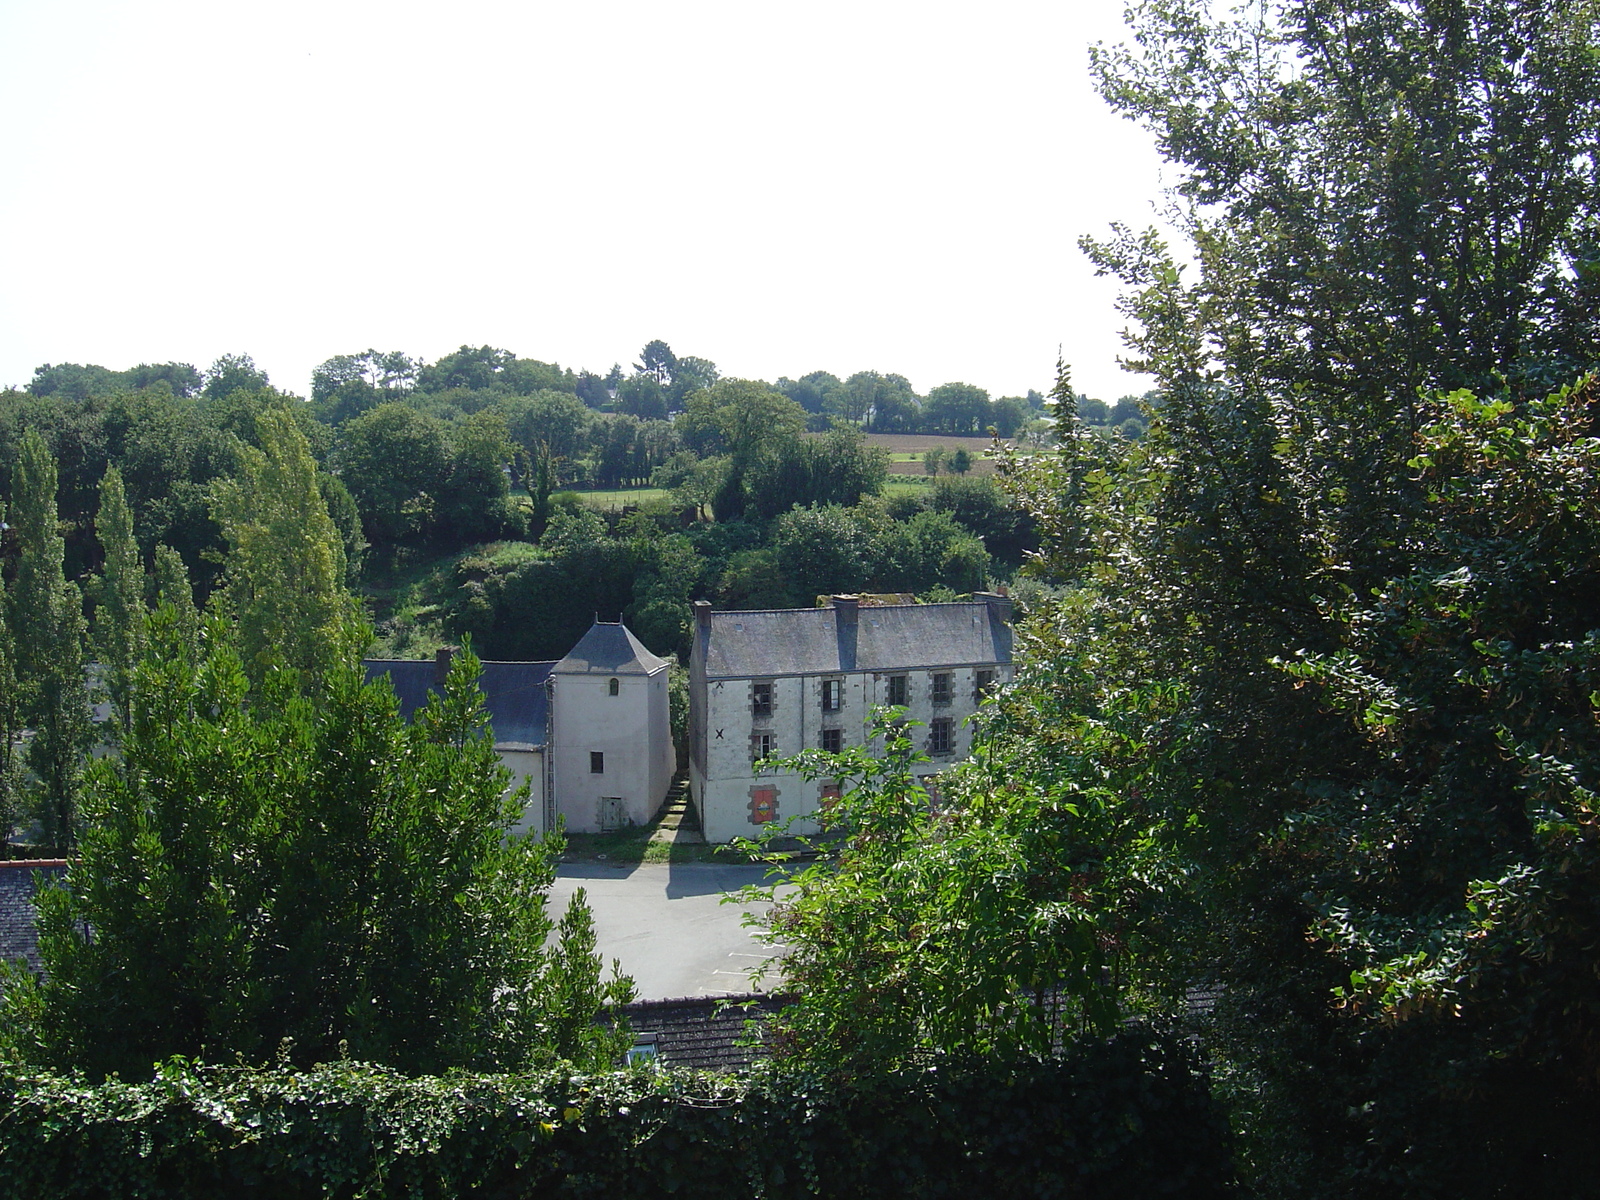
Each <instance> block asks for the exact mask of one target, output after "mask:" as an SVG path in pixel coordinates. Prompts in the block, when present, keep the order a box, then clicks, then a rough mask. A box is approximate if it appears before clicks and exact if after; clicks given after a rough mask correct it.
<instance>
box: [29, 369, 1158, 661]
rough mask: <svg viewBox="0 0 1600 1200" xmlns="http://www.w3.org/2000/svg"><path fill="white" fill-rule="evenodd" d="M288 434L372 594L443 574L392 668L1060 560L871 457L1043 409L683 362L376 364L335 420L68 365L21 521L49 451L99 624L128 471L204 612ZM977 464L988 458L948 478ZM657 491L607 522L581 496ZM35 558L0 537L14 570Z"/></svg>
mask: <svg viewBox="0 0 1600 1200" xmlns="http://www.w3.org/2000/svg"><path fill="white" fill-rule="evenodd" d="M1097 406H1098V407H1097ZM1078 408H1079V411H1080V414H1081V415H1082V417H1083V419H1084V420H1085V422H1086V423H1088V424H1091V425H1094V424H1098V425H1100V426H1101V427H1103V428H1104V429H1105V430H1106V431H1107V432H1110V431H1111V429H1112V427H1113V425H1114V424H1116V423H1118V422H1120V424H1121V426H1122V428H1121V432H1123V433H1126V434H1129V435H1132V436H1137V435H1138V434H1139V433H1141V432H1142V424H1140V419H1139V418H1138V417H1136V416H1130V415H1129V414H1130V413H1132V412H1133V411H1134V410H1136V409H1137V408H1138V402H1136V401H1134V400H1132V399H1131V398H1129V399H1125V400H1123V401H1120V402H1119V403H1118V404H1117V406H1116V407H1115V409H1112V408H1110V407H1108V406H1106V405H1104V404H1102V403H1100V402H1099V401H1094V400H1090V399H1088V398H1086V397H1079V398H1078ZM269 411H284V412H287V413H289V414H290V415H291V416H292V418H293V420H294V423H295V424H296V425H297V427H298V428H299V429H300V430H301V432H302V433H303V434H304V436H305V437H306V439H307V441H308V443H309V445H310V447H311V452H312V455H313V457H314V458H315V459H316V462H317V464H318V466H319V468H320V471H319V485H320V487H321V490H322V496H323V500H324V501H325V503H326V504H327V507H328V510H329V513H330V515H331V517H332V518H333V521H334V524H335V526H336V527H337V528H338V530H339V532H340V534H341V536H342V538H343V540H344V553H345V561H346V563H347V564H348V582H349V583H351V584H352V585H356V586H360V585H362V584H373V583H375V582H379V583H381V582H382V581H384V580H392V579H394V578H395V573H396V572H402V573H404V572H407V571H412V572H413V573H414V572H415V571H416V570H422V571H424V572H426V571H427V570H429V569H432V570H433V572H434V578H433V580H432V585H431V586H430V587H429V588H425V589H424V592H425V593H426V594H424V595H421V596H420V597H412V600H414V601H415V603H410V604H409V605H408V604H407V603H401V604H400V606H399V608H398V609H396V608H394V607H393V606H391V605H389V604H388V603H387V602H386V601H380V602H379V603H377V604H376V605H375V608H374V612H373V616H374V618H375V619H377V620H378V621H379V625H380V630H381V631H382V632H383V633H384V634H385V636H387V637H389V638H390V644H389V647H388V648H389V649H390V650H392V651H394V652H413V651H416V652H420V651H422V650H425V649H426V648H427V644H429V640H430V639H434V640H437V639H439V638H450V637H459V636H460V635H462V634H464V633H472V634H474V635H475V636H476V637H477V638H479V642H478V645H479V647H480V649H482V650H483V651H484V652H486V653H488V654H490V655H492V656H499V657H506V656H523V655H528V656H541V655H548V654H559V653H561V652H562V651H563V650H564V649H565V646H566V644H568V643H570V641H571V639H572V638H573V637H574V636H576V633H577V632H581V626H582V623H583V622H584V621H587V620H588V619H590V618H592V616H593V614H594V612H596V611H601V612H604V613H608V614H612V615H622V616H625V617H626V618H627V619H628V620H630V621H631V622H637V627H638V628H639V630H640V632H641V634H648V635H649V637H650V638H652V639H653V640H652V643H651V644H652V645H654V646H656V647H657V648H659V649H661V650H663V651H666V650H669V649H673V648H678V647H680V646H681V644H682V641H683V638H684V636H685V631H686V629H687V621H688V614H689V603H690V601H691V600H693V599H701V598H704V599H709V600H711V601H713V602H714V603H716V604H718V605H719V606H721V607H760V606H777V605H789V604H808V603H810V602H811V601H812V599H814V597H815V595H816V594H817V592H818V590H819V589H822V590H826V589H828V588H834V589H867V588H872V589H882V590H893V591H903V592H910V593H916V594H925V595H940V596H942V595H947V594H956V593H960V592H966V591H970V590H972V589H974V588H979V587H983V586H986V585H987V584H989V583H990V582H992V581H994V580H997V579H1000V580H1003V579H1006V578H1009V577H1010V575H1011V573H1012V572H1013V571H1014V569H1015V568H1016V567H1017V566H1018V565H1019V564H1020V563H1021V562H1022V560H1023V558H1024V556H1025V555H1026V554H1027V553H1028V552H1029V551H1030V550H1031V549H1033V548H1034V545H1035V542H1034V534H1033V526H1032V521H1031V519H1030V518H1028V517H1027V516H1026V515H1025V514H1024V513H1023V512H1022V511H1021V510H1020V509H1018V508H1017V507H1015V506H1014V505H1013V504H1012V503H1011V502H1010V501H1009V500H1008V499H1007V498H1006V497H1005V496H1004V495H1003V494H1002V492H1001V490H1000V489H999V488H998V487H997V486H996V485H995V483H994V481H993V480H990V479H983V478H966V477H964V476H963V475H961V474H956V473H950V474H946V475H944V476H942V477H940V478H938V479H936V480H935V481H933V483H932V485H931V486H927V487H923V488H919V489H917V490H916V492H914V493H913V494H910V495H906V494H892V495H884V493H883V489H884V484H885V482H886V481H887V479H888V465H889V456H888V454H887V453H886V452H885V451H883V450H881V449H879V448H877V447H874V446H872V445H870V444H869V443H868V442H867V440H866V434H867V432H868V431H884V432H887V431H891V430H892V431H895V432H899V433H906V432H912V431H917V430H927V431H932V432H937V433H939V434H943V435H963V434H965V435H979V434H993V435H996V436H1000V437H1004V438H1012V439H1017V440H1031V441H1034V442H1037V443H1041V444H1042V443H1044V442H1046V441H1048V440H1049V438H1050V437H1051V436H1052V433H1051V430H1052V428H1053V426H1052V423H1051V422H1050V421H1049V420H1048V419H1047V411H1048V410H1047V408H1046V405H1045V402H1044V400H1043V398H1042V397H1041V396H1040V395H1039V394H1038V393H1037V392H1030V393H1028V395H1026V396H1023V397H1001V398H999V399H995V400H991V399H990V398H989V395H988V393H987V392H985V391H984V390H983V389H981V388H978V387H975V386H972V385H969V384H963V383H950V384H944V385H941V386H940V387H937V388H934V389H932V390H931V391H930V392H929V393H928V395H927V396H925V397H923V396H918V395H916V393H915V392H914V391H913V390H912V388H911V386H910V384H909V383H908V382H907V381H906V380H905V378H904V377H903V376H899V375H892V374H890V375H882V374H879V373H877V372H872V371H864V372H858V373H857V374H855V375H852V376H850V377H849V378H848V379H844V380H841V379H839V378H837V377H835V376H833V375H830V374H828V373H826V372H813V373H811V374H809V375H806V376H804V377H802V378H801V379H799V380H791V379H787V378H785V379H780V380H779V381H778V382H777V383H776V384H768V383H764V382H760V381H753V380H741V379H728V378H723V377H722V376H721V374H720V372H719V371H718V369H717V367H716V365H715V364H714V363H712V362H710V361H709V360H707V359H704V358H697V357H692V356H685V357H678V356H677V355H675V354H674V353H673V352H672V350H671V349H670V347H668V346H667V345H666V344H665V343H664V342H660V341H654V342H651V343H650V344H649V345H647V346H645V347H644V349H643V351H642V352H641V353H640V355H639V361H638V362H637V363H636V364H634V366H633V369H632V370H631V371H626V372H625V371H624V370H623V369H622V368H621V367H620V366H615V367H613V368H612V369H611V371H610V372H609V373H608V374H607V375H605V376H600V375H596V374H594V373H592V372H587V371H576V372H575V371H572V370H570V369H567V368H564V367H561V366H560V365H558V364H555V363H546V362H539V361H536V360H533V359H524V358H518V357H517V356H516V355H514V354H512V353H511V352H510V351H506V350H501V349H496V348H494V347H489V346H481V347H475V348H474V347H468V346H464V347H462V348H461V349H460V350H458V351H456V352H455V353H454V354H450V355H447V356H445V357H444V358H442V359H440V360H439V361H437V362H434V363H426V362H423V361H421V360H418V359H413V358H410V357H408V356H407V355H405V354H402V353H398V352H392V353H380V352H377V351H366V352H363V353H361V354H354V355H342V356H339V357H336V358H332V359H329V360H328V361H327V362H325V363H323V364H322V365H321V366H320V367H318V369H317V371H316V372H315V375H314V377H313V381H312V389H311V396H310V397H309V399H306V398H302V397H299V396H295V395H293V394H290V393H286V392H283V391H281V390H279V389H277V388H275V387H273V385H272V383H271V381H270V380H269V379H268V377H267V375H266V373H265V372H263V371H262V370H261V369H260V368H259V367H257V366H256V364H255V363H254V362H253V361H252V360H251V359H250V358H249V357H248V356H245V355H228V356H224V357H223V358H220V359H218V360H217V361H216V362H215V363H213V364H212V365H211V366H210V367H209V368H207V369H206V370H204V371H202V370H199V369H197V368H195V367H194V366H192V365H190V364H186V363H158V364H140V365H139V366H136V367H134V368H132V369H131V370H126V371H113V370H110V369H107V368H105V367H101V366H95V365H87V366H85V365H78V364H71V363H65V364H55V365H45V366H42V367H40V368H38V370H36V371H35V373H34V378H33V380H32V381H31V382H30V383H29V384H28V385H27V387H26V388H22V389H11V390H8V391H5V392H0V502H3V501H5V500H7V499H9V497H10V496H11V493H12V488H13V475H14V473H15V467H16V462H17V456H18V447H19V445H20V442H21V438H22V435H23V433H24V432H25V431H26V430H28V429H36V430H38V431H39V433H40V434H41V436H42V437H43V438H44V440H45V443H46V445H47V446H48V449H49V451H50V453H51V455H52V456H53V458H54V459H55V461H56V464H57V469H58V471H59V478H60V487H59V495H58V498H57V499H58V504H59V508H60V514H61V519H62V522H63V526H62V530H63V535H64V537H65V541H66V551H65V567H66V574H67V577H68V578H72V579H80V580H83V581H85V583H86V584H88V585H89V586H87V587H86V588H85V594H86V601H87V604H88V606H89V609H90V613H91V615H92V611H93V608H94V606H95V604H96V603H97V592H96V588H95V586H94V585H93V580H94V577H95V575H96V574H97V573H98V572H99V571H100V568H101V564H100V557H101V554H102V551H101V548H100V543H99V542H98V541H97V540H96V538H95V536H94V526H95V512H96V507H97V505H98V502H99V488H100V482H101V480H102V478H103V477H104V475H105V473H106V470H107V468H108V467H113V466H114V467H116V468H117V469H118V470H119V471H120V472H121V476H122V481H123V486H124V487H125V489H126V493H127V498H128V506H129V509H130V511H131V513H132V517H133V528H134V537H135V540H136V542H137V544H138V547H139V549H140V552H141V554H142V555H143V557H144V558H145V560H146V562H149V561H153V558H152V556H153V555H154V552H155V548H156V547H157V546H158V545H166V546H169V547H171V548H172V549H174V550H175V551H177V553H178V554H179V555H181V557H182V559H183V562H184V564H185V566H186V567H187V569H188V572H189V575H190V578H191V579H192V580H193V582H194V586H195V591H196V597H197V599H198V600H199V601H200V602H201V603H203V602H204V601H205V599H206V597H207V596H208V595H209V594H210V592H211V591H212V589H213V588H214V587H215V586H216V584H217V582H218V577H219V572H220V569H221V563H222V562H223V559H224V557H225V546H224V541H223V538H222V531H221V529H220V527H219V525H218V523H217V521H216V519H215V517H214V515H213V506H212V505H211V503H210V497H211V496H212V494H213V492H214V490H215V488H216V486H217V485H218V481H220V480H226V479H230V478H233V477H235V476H236V475H237V473H238V471H239V464H240V455H241V453H243V452H244V449H245V448H248V447H259V444H260V439H259V435H258V422H259V421H260V419H261V417H262V415H263V414H265V413H267V412H269ZM969 462H970V455H968V454H967V453H966V452H962V453H960V454H958V455H956V456H954V457H953V458H952V459H951V460H949V462H948V464H947V466H946V469H947V471H949V472H962V471H963V470H964V469H965V468H966V466H967V464H968V463H969ZM933 469H934V470H937V464H934V466H933ZM647 486H648V487H651V488H653V489H654V490H652V491H650V492H641V493H640V494H639V497H638V500H637V501H634V502H631V503H630V504H628V505H627V506H626V508H625V509H623V508H621V506H619V511H613V512H611V513H609V514H607V515H605V516H601V515H599V514H597V513H594V512H591V511H589V510H587V509H584V508H583V507H582V506H581V505H579V504H578V502H577V500H576V498H575V497H571V496H568V495H565V494H564V493H565V492H566V491H568V490H571V489H579V490H581V489H586V488H588V489H595V488H599V489H618V488H643V487H647ZM902 492H903V489H902ZM796 510H801V511H796ZM0 533H3V531H0ZM475 547H486V548H485V549H484V550H482V551H481V552H480V551H476V550H474V548H475ZM467 551H473V553H471V554H465V556H464V557H462V556H463V554H464V552H467ZM16 555H17V548H16V546H15V545H11V544H9V543H8V542H7V541H5V540H4V538H3V537H0V568H3V569H4V570H5V571H6V572H7V574H8V575H9V574H11V573H13V572H14V570H15V560H16ZM454 558H459V561H454ZM435 560H443V561H441V563H440V565H439V566H438V567H431V564H432V563H434V561H435ZM568 610H570V612H569V611H568ZM513 614H519V615H516V616H513ZM580 618H581V619H580ZM419 639H420V640H419Z"/></svg>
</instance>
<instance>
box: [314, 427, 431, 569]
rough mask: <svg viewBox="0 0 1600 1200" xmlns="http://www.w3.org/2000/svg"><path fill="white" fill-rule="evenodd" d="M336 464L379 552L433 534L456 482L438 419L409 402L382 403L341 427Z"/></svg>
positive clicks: (423, 538)
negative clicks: (440, 508)
mask: <svg viewBox="0 0 1600 1200" xmlns="http://www.w3.org/2000/svg"><path fill="white" fill-rule="evenodd" d="M335 462H336V463H337V468H338V473H339V478H340V479H341V480H342V481H343V483H344V485H345V487H347V488H349V489H350V494H351V495H352V496H353V497H355V501H356V507H357V508H358V509H359V510H360V512H361V521H362V528H363V529H364V531H365V533H366V537H367V540H368V541H369V542H371V543H372V544H373V546H374V547H376V548H377V549H378V552H379V553H382V552H384V551H385V550H392V548H393V547H394V546H396V545H400V544H412V545H415V544H419V543H422V542H425V541H426V540H427V538H428V537H429V536H430V535H431V534H432V532H433V527H434V523H435V521H436V520H437V517H438V505H439V501H440V497H441V496H443V494H444V492H445V490H446V488H447V487H448V486H449V481H450V451H449V447H448V445H447V443H446V439H445V431H444V429H443V427H442V426H441V425H440V424H439V422H438V421H436V420H434V419H433V418H432V417H429V416H427V415H425V414H423V413H420V412H418V411H416V410H415V409H414V408H411V407H408V406H407V405H404V404H400V403H397V402H390V403H387V404H380V405H379V406H378V407H377V408H374V409H372V410H371V411H370V412H366V413H363V414H362V415H361V416H359V417H356V418H355V419H354V420H352V421H349V422H347V423H346V424H345V425H344V426H343V427H342V428H341V429H340V431H339V438H338V442H337V449H336V451H335Z"/></svg>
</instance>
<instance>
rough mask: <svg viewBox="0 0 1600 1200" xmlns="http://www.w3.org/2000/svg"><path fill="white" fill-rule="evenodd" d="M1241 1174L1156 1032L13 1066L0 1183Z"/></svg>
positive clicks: (1060, 1192)
mask: <svg viewBox="0 0 1600 1200" xmlns="http://www.w3.org/2000/svg"><path fill="white" fill-rule="evenodd" d="M1230 1181H1231V1169H1230V1166H1229V1160H1228V1154H1227V1150H1226V1146H1225V1138H1224V1134H1223V1128H1222V1124H1221V1121H1220V1119H1219V1117H1218V1114H1217V1112H1216V1111H1215V1109H1214V1108H1213V1106H1212V1105H1211V1103H1210V1101H1209V1099H1208V1097H1207V1094H1206V1092H1205V1089H1204V1087H1203V1086H1202V1085H1201V1084H1200V1083H1199V1081H1198V1080H1197V1079H1196V1078H1195V1077H1194V1075H1193V1074H1192V1073H1191V1071H1190V1069H1189V1066H1188V1064H1187V1062H1186V1061H1185V1059H1184V1057H1183V1055H1182V1054H1181V1053H1178V1052H1175V1051H1174V1050H1173V1049H1172V1048H1171V1047H1170V1046H1168V1045H1165V1044H1164V1043H1162V1042H1161V1041H1160V1040H1158V1039H1155V1038H1152V1037H1149V1036H1147V1035H1144V1034H1126V1035H1123V1036H1120V1037H1118V1038H1116V1039H1113V1040H1112V1041H1110V1042H1107V1043H1104V1044H1097V1045H1093V1046H1088V1047H1085V1048H1083V1049H1081V1050H1078V1051H1076V1052H1075V1053H1074V1054H1073V1055H1072V1056H1071V1057H1070V1058H1066V1059H1063V1060H1060V1061H1053V1062H1048V1063H1038V1062H1029V1063H1024V1064H1009V1065H1000V1064H994V1063H987V1064H984V1063H979V1064H966V1065H960V1064H953V1063H951V1064H940V1065H938V1066H930V1067H928V1068H926V1069H924V1070H919V1071H914V1072H902V1073H897V1074H891V1075H885V1076H881V1077H875V1078H870V1079H861V1080H857V1081H854V1082H851V1083H838V1082H834V1083H824V1082H823V1081H821V1080H818V1079H816V1078H813V1077H807V1076H801V1075H796V1074H792V1073H790V1074H785V1073H776V1072H774V1073H761V1072H758V1073H756V1074H754V1075H752V1076H750V1077H746V1078H738V1079H735V1078H726V1079H720V1080H717V1079H711V1078H709V1077H695V1076H690V1075H686V1074H681V1073H674V1072H659V1073H658V1072H652V1071H646V1070H633V1071H626V1072H617V1073H614V1074H610V1075H603V1076H572V1075H566V1074H561V1073H548V1074H541V1075H518V1076H508V1075H493V1076H491V1075H469V1074H459V1075H446V1076H438V1077H423V1078H406V1077H404V1076H401V1075H398V1074H396V1073H394V1072H392V1071H389V1070H385V1069H382V1068H378V1067H373V1066H370V1065H365V1064H360V1063H334V1064H330V1065H327V1066H323V1067H318V1068H316V1069H314V1070H310V1071H303V1072H301V1071H292V1070H258V1069H253V1068H247V1067H206V1066H198V1065H195V1064H191V1063H186V1062H183V1061H181V1060H176V1061H173V1062H170V1063H168V1064H165V1065H164V1066H163V1067H162V1068H161V1069H160V1070H159V1071H158V1072H157V1074H156V1076H155V1078H154V1079H153V1080H152V1081H151V1082H148V1083H138V1084H128V1083H120V1082H115V1081H112V1082H106V1083H100V1084H94V1085H91V1084H87V1083H84V1082H82V1081H74V1080H70V1079H64V1078H61V1077H59V1076H50V1075H25V1074H18V1073H6V1074H5V1075H3V1076H0V1197H5V1198H10V1197H19V1198H20V1197H27V1198H29V1200H47V1198H52V1197H69V1196H70V1197H78V1196H83V1197H96V1198H100V1197H173V1198H175V1200H176V1198H179V1197H181V1198H183V1200H193V1198H196V1197H208V1196H226V1197H228V1198H229V1200H243V1198H244V1197H249V1196H272V1197H282V1198H285V1200H288V1198H293V1197H311V1196H316V1197H325V1196H326V1197H333V1196H337V1197H373V1198H379V1197H382V1198H389V1197H402V1196H406V1197H410V1196H418V1197H441V1198H445V1197H450V1198H454V1197H457V1196H469V1195H470V1196H483V1197H512V1196H516V1197H545V1196H549V1197H605V1198H606V1200H632V1198H634V1197H658V1196H660V1197H665V1196H691V1197H696V1198H697V1200H699V1198H705V1200H716V1198H720V1197H730V1198H732V1197H739V1198H741V1200H742V1198H743V1197H749V1196H765V1197H772V1198H774V1200H776V1198H779V1197H802V1196H838V1197H851V1198H855V1197H874V1196H883V1197H895V1198H896V1200H899V1198H900V1197H914V1196H930V1197H932V1196H950V1197H962V1196H982V1195H988V1196H992V1197H995V1198H996V1200H998V1198H999V1197H1032V1196H1041V1197H1043V1196H1064V1197H1065V1196H1071V1197H1140V1198H1143V1197H1149V1196H1193V1197H1201V1196H1213V1195H1223V1194H1227V1193H1228V1192H1230V1190H1231V1188H1230Z"/></svg>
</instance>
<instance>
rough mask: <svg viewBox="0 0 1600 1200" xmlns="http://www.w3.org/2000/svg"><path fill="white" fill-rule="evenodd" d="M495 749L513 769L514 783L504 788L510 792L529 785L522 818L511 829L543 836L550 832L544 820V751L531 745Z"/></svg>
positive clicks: (519, 833)
mask: <svg viewBox="0 0 1600 1200" xmlns="http://www.w3.org/2000/svg"><path fill="white" fill-rule="evenodd" d="M495 753H496V754H498V755H499V756H500V763H501V765H502V766H504V767H505V768H506V769H507V770H508V771H510V772H511V784H510V786H509V787H507V788H506V791H505V794H506V795H507V796H509V795H511V794H512V793H514V792H515V791H516V790H517V789H518V788H520V787H521V786H522V785H523V784H524V783H526V784H527V785H528V796H527V799H526V800H525V801H524V802H523V808H522V819H521V820H520V821H518V822H517V823H516V824H515V825H514V826H512V828H511V832H512V833H514V834H517V835H519V836H520V835H522V834H529V833H531V834H533V835H534V836H536V837H543V836H544V835H545V833H546V832H547V830H546V829H545V824H544V751H543V750H540V749H537V748H532V747H530V748H527V749H518V750H513V749H511V748H510V747H503V746H496V747H495Z"/></svg>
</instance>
